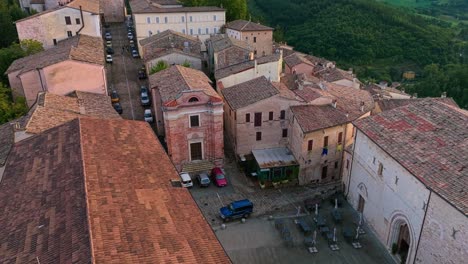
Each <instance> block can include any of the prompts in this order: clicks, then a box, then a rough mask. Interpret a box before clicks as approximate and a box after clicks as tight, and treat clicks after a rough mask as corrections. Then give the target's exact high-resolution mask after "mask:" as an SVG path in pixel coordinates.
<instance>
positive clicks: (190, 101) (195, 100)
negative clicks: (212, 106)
mask: <svg viewBox="0 0 468 264" xmlns="http://www.w3.org/2000/svg"><path fill="white" fill-rule="evenodd" d="M188 101H189V103H194V102H198V98H196V97H192V98H190V99H189V100H188Z"/></svg>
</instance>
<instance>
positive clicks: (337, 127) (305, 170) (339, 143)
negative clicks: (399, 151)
mask: <svg viewBox="0 0 468 264" xmlns="http://www.w3.org/2000/svg"><path fill="white" fill-rule="evenodd" d="M297 84H298V85H297V87H296V88H294V92H295V93H296V95H297V96H299V97H300V98H302V99H303V100H304V101H305V102H307V104H304V105H299V106H292V107H291V112H292V116H291V121H290V123H291V139H290V149H291V151H292V152H293V153H294V156H295V157H296V159H297V160H298V162H299V165H300V168H301V171H300V173H299V183H300V184H308V183H326V182H330V181H337V180H339V179H340V177H341V168H342V160H343V151H344V150H345V148H347V147H348V146H349V145H351V144H352V143H353V126H352V124H351V122H352V121H354V120H356V119H359V118H362V117H365V116H368V115H370V111H371V110H372V108H373V107H374V101H373V100H372V97H371V96H370V94H369V93H368V92H367V91H363V90H355V89H353V88H350V87H345V86H341V85H336V84H333V83H318V84H307V83H306V82H304V81H298V82H297Z"/></svg>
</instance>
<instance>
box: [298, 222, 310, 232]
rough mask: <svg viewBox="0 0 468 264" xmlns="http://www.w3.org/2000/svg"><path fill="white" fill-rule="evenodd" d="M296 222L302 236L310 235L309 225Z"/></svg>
mask: <svg viewBox="0 0 468 264" xmlns="http://www.w3.org/2000/svg"><path fill="white" fill-rule="evenodd" d="M296 221H297V225H298V226H299V228H300V229H301V230H302V232H304V234H308V233H310V232H311V231H312V230H311V229H310V227H309V225H308V224H307V223H306V222H304V220H302V219H297V220H296Z"/></svg>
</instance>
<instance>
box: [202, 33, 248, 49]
mask: <svg viewBox="0 0 468 264" xmlns="http://www.w3.org/2000/svg"><path fill="white" fill-rule="evenodd" d="M206 41H207V42H209V43H211V46H212V47H213V50H214V51H215V52H219V51H222V50H225V49H227V48H231V47H237V48H240V49H244V50H247V51H252V48H251V47H250V46H249V44H248V43H247V42H245V41H240V40H237V39H234V38H231V37H228V36H227V35H226V34H219V35H214V36H211V37H210V38H209V39H207V40H206Z"/></svg>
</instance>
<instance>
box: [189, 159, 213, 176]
mask: <svg viewBox="0 0 468 264" xmlns="http://www.w3.org/2000/svg"><path fill="white" fill-rule="evenodd" d="M214 166H215V165H214V164H213V162H211V161H208V160H197V161H192V162H190V163H187V164H184V165H183V166H182V171H183V172H187V173H200V172H210V171H211V169H212V168H214Z"/></svg>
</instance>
